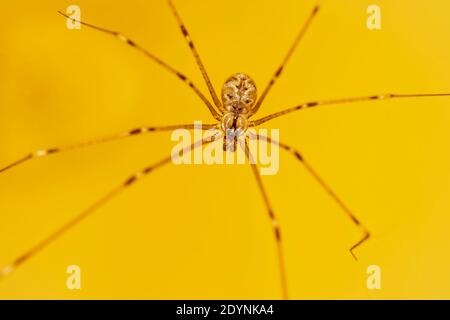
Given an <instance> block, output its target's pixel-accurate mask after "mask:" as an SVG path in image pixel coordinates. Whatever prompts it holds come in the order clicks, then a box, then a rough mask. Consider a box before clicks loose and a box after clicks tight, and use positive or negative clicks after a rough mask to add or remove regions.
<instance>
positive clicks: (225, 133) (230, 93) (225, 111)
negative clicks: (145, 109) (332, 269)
mask: <svg viewBox="0 0 450 320" xmlns="http://www.w3.org/2000/svg"><path fill="white" fill-rule="evenodd" d="M167 2H168V4H169V7H170V9H171V11H172V14H173V15H174V17H175V19H176V21H177V24H178V26H179V28H180V31H181V33H182V35H183V37H184V38H185V40H186V42H187V43H188V45H189V49H190V50H191V52H192V54H193V56H194V58H195V61H196V63H197V66H198V67H199V70H200V72H201V73H202V75H203V78H204V80H205V83H206V85H207V87H208V91H209V93H210V95H211V98H212V101H213V103H211V102H210V100H209V99H208V98H207V97H206V96H205V95H204V94H203V93H202V92H201V91H200V90H199V89H198V87H197V86H196V85H195V84H194V83H193V82H192V80H191V79H189V78H188V77H187V76H186V75H184V74H183V73H181V72H179V71H178V70H177V69H175V68H173V67H172V66H171V65H169V64H167V63H166V62H165V61H163V60H161V59H160V58H158V57H156V56H155V55H154V54H153V53H151V52H149V51H147V50H146V49H145V48H143V47H141V46H140V45H139V44H138V43H137V42H135V41H133V40H131V39H130V38H128V37H127V36H125V35H123V34H122V33H120V32H118V31H114V30H109V29H105V28H102V27H98V26H96V25H93V24H89V23H86V22H82V21H79V20H76V19H74V18H72V17H70V16H69V15H68V14H65V13H62V12H59V13H60V14H61V15H63V16H64V17H66V18H67V19H70V20H71V21H72V23H73V22H77V23H80V24H81V25H83V26H86V27H89V28H91V29H95V30H97V31H100V32H103V33H106V34H109V35H111V36H114V37H116V38H117V39H118V40H120V41H122V42H123V43H125V44H126V45H128V46H130V47H132V48H134V49H135V50H137V51H140V52H141V53H143V54H144V55H145V56H146V57H147V58H149V59H151V60H153V61H154V62H155V63H157V64H159V65H160V66H161V67H163V68H165V69H166V70H167V71H168V72H170V73H172V74H174V75H175V76H177V77H178V79H180V80H181V81H182V82H184V83H185V84H186V85H187V86H188V87H190V88H191V89H192V91H193V92H194V93H195V94H196V95H197V96H198V97H199V98H200V99H201V100H202V102H203V103H204V105H205V106H206V107H207V108H208V110H209V111H210V113H211V116H212V117H213V118H214V119H215V120H216V121H217V122H216V123H213V124H206V125H205V124H204V125H202V130H210V129H218V128H220V131H221V132H219V133H218V134H216V135H214V136H212V137H206V138H204V139H202V140H198V141H196V142H194V143H193V144H191V145H190V146H188V147H186V148H184V149H183V150H182V152H181V153H180V154H177V155H175V158H176V157H178V156H180V155H181V154H184V153H187V152H192V151H193V150H195V149H196V148H200V147H202V145H203V144H207V143H214V142H216V141H217V142H219V139H220V138H221V137H223V139H224V140H223V147H224V149H225V150H229V151H235V150H236V148H237V147H238V138H239V137H244V138H245V135H244V134H245V133H246V131H247V129H248V128H254V127H257V126H259V125H261V124H263V123H266V122H268V121H271V120H273V119H275V118H278V117H281V116H285V115H287V114H291V113H293V112H297V111H299V110H304V109H307V108H312V107H318V106H325V105H339V104H345V103H357V102H363V101H376V100H387V99H400V98H419V97H443V96H450V93H425V94H424V93H415V94H393V93H388V94H378V95H367V96H353V97H350V98H340V99H329V100H316V101H310V102H305V103H302V104H299V105H297V106H294V107H291V108H288V109H283V110H281V111H278V112H275V113H272V114H269V115H267V116H265V117H262V118H259V119H256V120H253V121H250V120H249V119H250V117H252V116H253V115H255V114H256V113H257V112H258V110H259V108H260V107H261V105H262V104H263V101H264V99H265V97H266V96H267V94H268V93H269V92H270V90H271V88H272V87H273V86H274V84H275V83H276V81H277V79H279V78H280V76H281V74H282V73H283V70H284V68H285V66H286V64H287V62H288V61H289V59H290V57H291V56H292V54H293V53H294V51H295V49H296V47H297V45H298V44H299V42H300V40H301V39H302V38H303V36H304V34H305V33H306V31H307V30H308V28H309V26H310V25H311V23H312V21H313V19H314V17H315V16H316V15H317V13H318V12H319V6H318V5H316V6H315V7H314V8H313V9H312V11H311V13H310V15H309V18H308V19H307V21H306V22H305V23H304V25H303V26H302V28H301V29H300V31H299V33H298V35H297V37H296V38H295V40H294V42H293V44H292V45H291V47H290V49H289V51H288V53H287V55H286V56H285V58H284V59H283V61H282V63H281V64H280V66H279V67H278V68H277V69H276V71H275V73H274V74H273V76H272V78H271V79H270V81H269V83H268V84H267V85H266V87H265V88H264V90H263V91H262V92H261V94H260V97H259V98H258V97H257V90H256V85H255V82H254V81H253V80H252V79H251V78H250V77H249V76H248V75H246V74H244V73H236V74H234V75H232V76H231V77H230V78H228V79H227V80H226V81H225V83H224V85H223V87H222V95H221V99H219V96H218V95H217V94H216V92H215V89H214V86H213V85H212V83H211V81H210V79H209V76H208V74H207V72H206V69H205V67H204V65H203V63H202V61H201V59H200V55H199V53H198V52H197V49H196V46H195V45H194V43H193V41H192V38H191V36H190V34H189V32H188V30H187V28H186V26H185V25H184V23H183V21H182V20H181V17H180V15H179V14H178V11H177V10H176V8H175V6H174V4H173V3H172V0H167ZM175 129H189V130H194V129H197V125H196V124H195V123H194V124H177V125H165V126H145V127H140V128H134V129H131V130H128V131H124V132H121V133H119V134H116V135H111V136H107V137H102V138H98V139H94V140H89V141H85V142H82V143H78V144H74V145H67V146H59V147H55V148H49V149H40V150H38V151H35V152H31V153H29V154H28V155H26V156H24V157H22V158H20V159H18V160H16V161H14V162H13V163H11V164H9V165H7V166H6V167H3V168H0V173H3V172H5V171H7V170H10V169H12V168H14V167H16V166H18V165H20V164H23V163H25V162H27V161H29V160H32V159H36V158H42V157H47V156H51V155H54V154H57V153H61V152H65V151H70V150H74V149H78V148H81V147H87V146H93V145H97V144H103V143H106V142H111V141H115V140H120V139H124V138H127V137H135V136H137V135H141V134H148V133H153V132H161V131H173V130H175ZM252 134H253V133H252ZM253 136H254V137H255V138H256V139H258V140H259V139H262V140H264V141H266V142H268V143H270V144H271V145H274V146H278V147H280V148H281V149H283V150H285V151H286V152H288V153H290V154H291V155H292V156H294V157H295V158H296V159H297V160H298V161H299V162H300V163H301V164H302V165H303V167H304V168H305V169H306V170H307V171H308V172H309V173H310V175H311V176H312V177H313V178H314V179H315V180H316V181H317V183H318V184H319V186H320V187H322V188H323V190H324V191H326V192H327V193H328V195H329V196H330V197H331V199H332V200H334V201H335V203H336V204H337V205H338V206H339V207H340V208H341V210H342V211H343V213H345V214H346V215H347V216H348V218H350V219H351V221H352V222H353V224H354V225H355V226H356V227H358V228H359V229H360V231H361V232H362V237H361V238H360V240H359V241H358V242H357V243H355V244H354V245H353V246H352V247H351V248H350V253H351V254H352V256H353V257H354V258H355V259H356V255H355V254H354V250H355V249H356V248H358V247H359V246H360V245H361V244H363V243H364V242H365V241H367V240H368V239H369V238H370V233H369V231H368V229H367V228H366V227H365V226H364V225H363V224H362V223H361V221H360V220H359V219H358V218H357V217H356V215H355V214H354V213H353V211H352V210H350V209H349V207H347V206H346V204H345V203H344V202H343V201H342V200H341V199H340V198H339V197H338V195H337V194H336V192H334V190H333V189H332V188H331V187H330V186H329V185H328V184H327V183H326V182H325V180H324V179H323V178H322V177H321V176H320V175H319V174H318V173H317V172H316V171H315V170H314V168H313V166H312V165H311V164H310V163H309V162H308V161H307V160H306V158H305V157H304V156H303V155H302V154H301V153H300V151H298V150H297V149H296V148H294V147H292V146H291V145H288V144H285V143H282V142H279V141H276V140H273V139H271V138H270V137H266V136H263V135H260V134H253ZM243 140H244V141H243V143H242V145H241V144H239V146H240V147H242V149H243V151H244V152H245V157H246V159H248V160H250V159H251V158H252V152H251V150H250V147H249V141H248V140H249V139H243ZM239 142H241V141H239ZM172 161H173V159H172V155H168V156H167V157H165V158H163V159H161V160H160V161H158V162H155V163H153V164H150V165H148V166H147V167H144V168H142V169H141V170H139V171H136V172H135V173H133V174H131V175H130V176H129V177H127V178H126V179H125V180H124V181H123V182H122V183H121V184H119V185H118V186H116V187H115V188H114V189H111V191H110V192H108V193H106V194H105V195H104V196H103V197H101V198H99V199H98V200H97V201H96V202H94V203H93V204H92V205H91V206H89V207H88V208H86V209H85V210H84V211H82V212H80V213H79V214H78V215H77V216H75V217H74V218H73V219H72V220H70V221H68V222H67V223H66V224H64V225H62V226H61V227H60V228H59V229H57V230H56V231H55V232H53V233H51V234H50V235H49V236H47V237H46V238H44V239H43V240H42V241H40V242H39V243H37V244H36V245H35V246H33V247H31V248H30V249H29V250H27V251H26V252H24V253H23V254H21V255H20V256H18V257H17V258H16V259H15V260H13V261H12V262H11V263H10V264H9V265H7V266H5V267H3V268H1V269H0V280H1V279H2V278H4V277H6V276H7V275H9V274H10V273H11V272H12V271H13V270H15V269H17V268H18V267H19V266H21V265H22V264H24V263H25V262H26V261H28V260H29V259H30V258H31V257H33V256H35V255H36V254H37V253H39V252H40V251H42V250H43V249H45V248H46V247H47V246H48V245H49V244H51V243H52V242H54V241H55V240H57V239H58V238H59V237H61V236H62V235H63V234H65V233H66V232H67V231H68V230H70V229H72V228H74V227H75V226H76V225H78V224H79V223H80V222H81V221H83V220H84V219H86V218H87V217H89V216H90V215H92V214H93V213H94V212H95V211H96V210H97V209H98V208H99V207H101V206H103V205H104V204H105V203H107V202H109V201H111V200H112V199H113V198H115V197H116V196H117V195H118V194H120V193H121V192H123V191H124V190H125V189H127V188H129V187H131V186H132V185H134V184H136V183H137V182H138V181H139V180H141V179H143V178H144V177H146V176H148V175H150V174H151V173H152V172H153V171H154V170H156V169H158V168H160V167H162V166H164V165H166V164H169V163H171V162H172ZM249 164H250V166H251V169H252V171H253V174H254V177H255V179H256V183H257V186H258V188H259V190H260V193H261V196H262V199H263V200H264V204H265V207H266V211H267V216H268V218H269V221H270V226H271V228H272V231H273V236H274V240H275V243H276V254H277V259H278V263H279V273H280V275H279V280H280V284H281V290H282V294H283V298H285V299H287V298H288V287H287V279H286V271H285V262H284V253H283V246H282V232H281V227H280V224H279V223H278V220H277V217H276V215H275V210H274V209H273V208H272V205H271V203H270V201H269V197H268V194H267V192H266V190H265V188H264V184H263V181H262V178H261V174H260V173H259V170H258V165H257V163H252V161H249Z"/></svg>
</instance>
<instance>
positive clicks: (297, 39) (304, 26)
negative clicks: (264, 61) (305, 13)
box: [250, 5, 320, 116]
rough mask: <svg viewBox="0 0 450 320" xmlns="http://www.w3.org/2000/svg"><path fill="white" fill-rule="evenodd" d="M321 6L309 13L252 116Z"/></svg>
mask: <svg viewBox="0 0 450 320" xmlns="http://www.w3.org/2000/svg"><path fill="white" fill-rule="evenodd" d="M319 8H320V7H319V5H316V6H315V7H314V9H313V10H312V12H311V14H310V15H309V18H308V20H306V22H305V24H304V25H303V27H302V28H301V29H300V32H299V33H298V35H297V38H295V40H294V43H293V44H292V46H291V47H290V48H289V51H288V53H287V54H286V56H285V58H284V59H283V61H282V62H281V65H280V66H279V67H278V69H277V70H276V71H275V73H274V75H273V76H272V79H270V81H269V84H268V85H267V87H266V88H265V89H264V91H263V93H262V94H261V97H260V98H259V99H258V102H257V103H256V105H255V107H254V108H253V110H252V112H251V114H250V116H252V115H253V114H255V113H256V112H257V111H258V110H259V108H260V107H261V105H262V103H263V101H264V99H265V98H266V96H267V94H268V93H269V91H270V89H272V87H273V85H274V84H275V82H276V81H277V80H278V78H279V77H280V76H281V74H282V73H283V70H284V68H285V66H286V64H287V63H288V61H289V59H290V58H291V56H292V54H293V53H294V51H295V49H296V48H297V46H298V44H299V42H300V40H301V39H302V38H303V36H304V35H305V33H306V31H307V30H308V29H309V27H310V25H311V23H312V21H313V20H314V17H315V16H316V15H317V13H318V12H319Z"/></svg>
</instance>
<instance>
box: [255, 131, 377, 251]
mask: <svg viewBox="0 0 450 320" xmlns="http://www.w3.org/2000/svg"><path fill="white" fill-rule="evenodd" d="M251 135H252V136H253V138H256V139H258V140H263V141H266V142H269V143H271V144H273V145H276V146H279V147H280V148H282V149H283V150H285V151H287V152H289V153H290V154H292V155H293V156H294V157H295V158H296V159H297V160H299V161H300V162H301V163H302V164H303V166H304V167H305V169H306V170H307V171H308V172H309V173H310V174H311V176H312V177H313V178H314V179H315V180H316V181H317V182H318V183H319V184H320V186H321V187H322V188H323V189H324V190H325V191H326V192H327V193H328V195H329V196H330V197H331V198H332V199H333V200H334V201H335V202H336V204H337V205H338V206H339V207H340V208H341V209H342V211H344V212H345V213H346V214H347V216H348V217H349V218H350V219H351V221H352V222H353V223H354V224H355V225H356V226H357V227H358V228H359V229H360V230H361V232H362V233H363V236H362V238H361V239H360V240H359V241H358V242H357V243H355V244H354V245H353V246H352V247H351V248H350V253H351V255H352V256H353V258H354V259H355V260H358V258H357V256H356V255H355V253H354V250H355V249H356V248H358V247H359V246H360V245H361V244H363V243H364V242H365V241H367V240H368V239H369V238H370V232H369V231H368V229H367V228H366V227H365V226H364V225H363V224H362V223H361V222H360V220H359V219H358V218H357V217H356V215H355V214H354V213H353V212H352V211H351V210H350V209H349V208H348V207H347V205H346V204H345V203H344V202H343V201H342V200H341V199H340V198H339V197H338V195H337V194H336V193H335V192H334V191H333V189H331V187H330V186H329V185H328V184H327V183H326V182H325V181H324V180H323V179H322V177H321V176H319V174H318V173H317V172H316V171H315V170H314V169H313V167H312V166H311V164H310V163H309V162H308V161H307V160H306V159H305V158H304V157H303V155H302V154H301V153H300V152H299V151H298V150H296V149H294V148H293V147H291V146H289V145H287V144H284V143H281V142H279V141H275V140H273V139H271V138H269V137H266V136H262V135H259V134H256V135H255V134H251Z"/></svg>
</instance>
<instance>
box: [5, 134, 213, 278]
mask: <svg viewBox="0 0 450 320" xmlns="http://www.w3.org/2000/svg"><path fill="white" fill-rule="evenodd" d="M219 138H220V135H217V134H216V135H214V136H211V137H207V138H204V139H203V140H199V141H197V142H195V143H193V144H192V145H190V146H188V147H186V148H183V149H182V150H180V153H178V154H174V155H171V156H168V157H166V158H164V159H162V160H160V161H158V162H156V163H154V164H153V165H151V166H148V167H146V168H144V169H142V170H140V171H138V172H136V173H135V174H133V175H131V176H129V177H128V178H127V179H126V180H124V182H123V183H122V184H120V185H119V186H117V187H116V188H114V189H112V190H111V191H110V192H108V193H107V194H106V195H105V196H103V197H102V198H101V199H99V200H97V201H96V202H95V203H94V204H92V205H91V206H90V207H88V208H87V209H86V210H85V211H83V212H81V213H80V214H78V215H77V216H75V217H74V218H73V219H72V220H70V221H69V222H67V223H66V224H65V225H63V226H62V227H61V228H59V229H58V230H56V231H55V232H54V233H52V234H51V235H50V236H48V237H47V238H45V239H43V240H42V241H41V242H39V243H37V244H36V245H35V246H34V247H32V248H31V249H29V250H28V251H26V252H25V253H23V254H22V255H20V256H19V257H18V258H16V259H15V260H14V261H13V262H12V263H11V264H9V265H8V266H6V267H4V268H3V269H0V280H1V279H2V278H4V277H6V276H7V275H9V274H10V273H11V272H13V271H14V270H15V269H17V268H18V267H20V266H21V265H22V264H23V263H25V262H26V261H28V260H29V259H30V258H31V257H33V256H35V255H36V254H37V253H39V252H40V251H42V250H43V249H45V248H46V247H47V246H48V245H50V244H51V243H53V242H54V241H55V240H57V239H58V238H60V237H61V236H62V235H63V234H65V233H66V232H67V231H69V230H70V229H72V228H73V227H75V226H76V225H78V224H79V223H80V222H82V221H83V220H85V219H86V218H87V217H89V216H90V215H91V214H92V213H94V212H95V211H96V210H97V209H98V208H100V207H101V206H103V205H104V204H105V203H107V202H109V201H110V200H111V199H113V198H114V197H116V196H117V195H119V194H120V193H122V192H123V191H124V190H125V189H127V188H128V187H130V186H132V185H134V184H135V183H136V182H137V181H138V180H140V179H142V178H144V177H145V176H147V175H148V174H150V173H151V172H153V171H154V170H155V169H158V168H159V167H162V166H163V165H165V164H167V163H169V162H170V161H171V159H173V157H179V156H180V155H181V154H184V153H187V152H190V151H191V150H193V149H195V148H198V147H200V146H202V145H203V144H207V143H211V142H213V141H216V140H218V139H219Z"/></svg>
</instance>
